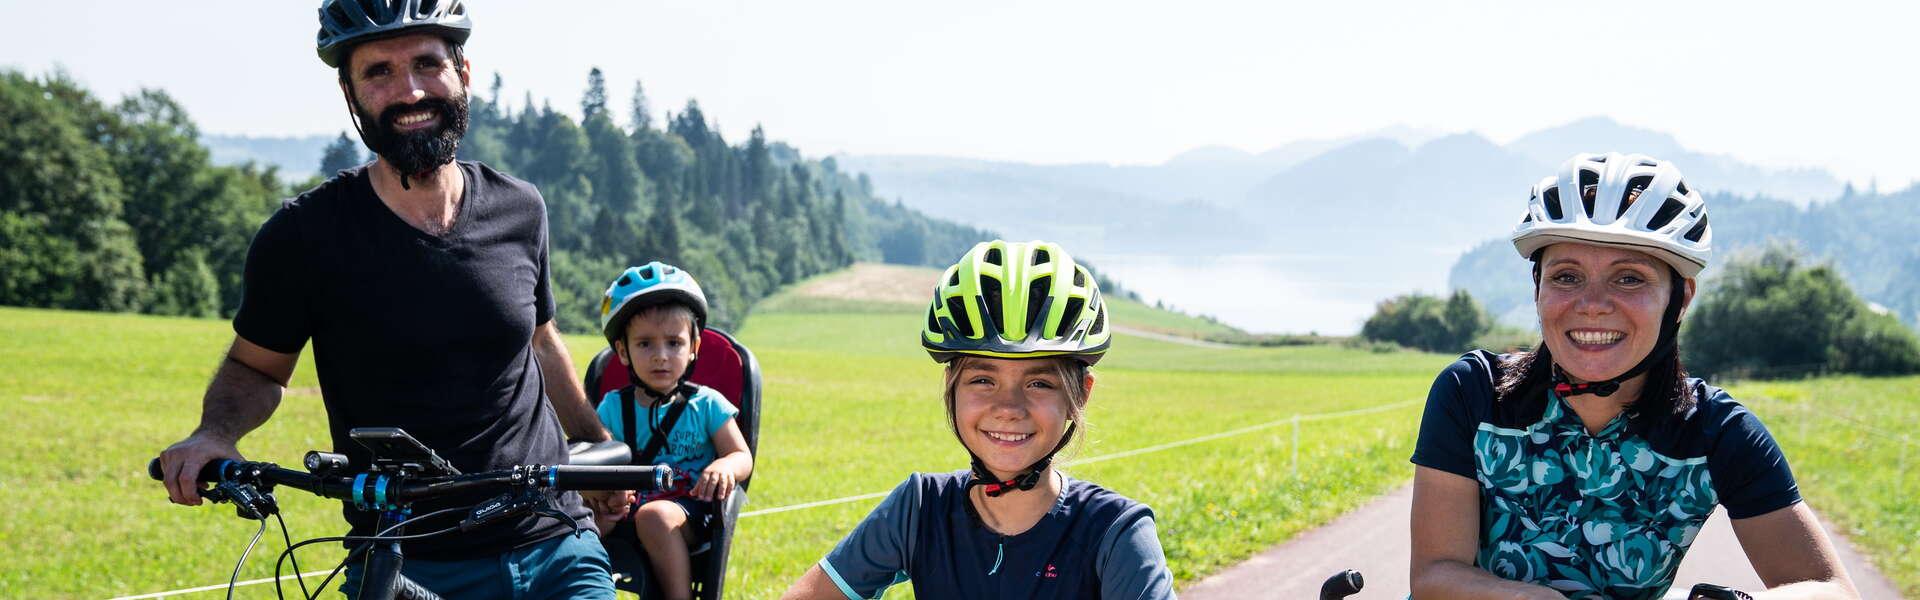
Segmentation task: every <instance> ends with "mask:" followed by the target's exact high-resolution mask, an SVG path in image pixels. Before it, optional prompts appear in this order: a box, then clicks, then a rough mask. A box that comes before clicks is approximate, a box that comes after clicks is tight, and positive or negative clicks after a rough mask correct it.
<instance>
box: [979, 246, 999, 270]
mask: <svg viewBox="0 0 1920 600" xmlns="http://www.w3.org/2000/svg"><path fill="white" fill-rule="evenodd" d="M980 260H981V261H982V262H985V263H987V264H990V265H995V266H1000V249H999V248H988V249H987V255H986V257H984V258H981V259H980Z"/></svg>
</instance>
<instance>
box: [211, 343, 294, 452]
mask: <svg viewBox="0 0 1920 600" xmlns="http://www.w3.org/2000/svg"><path fill="white" fill-rule="evenodd" d="M284 389H285V388H283V387H282V386H281V385H280V382H279V381H275V380H274V379H273V378H272V377H268V376H267V375H266V374H265V373H261V372H259V371H257V370H254V369H253V367H249V366H247V365H246V364H245V363H242V362H240V361H238V360H235V359H233V358H232V357H228V358H227V359H226V360H225V361H222V362H221V363H220V368H219V369H218V370H216V371H214V374H213V382H212V383H209V384H207V395H206V397H205V398H203V399H201V401H200V426H199V427H196V428H194V430H193V434H194V435H204V436H212V437H215V438H218V439H221V440H225V441H228V442H237V441H240V437H241V436H244V435H246V434H247V433H248V432H250V431H253V430H254V429H255V428H258V427H260V425H261V424H263V423H266V422H267V418H268V417H271V416H273V411H274V409H276V408H279V407H280V395H281V392H282V391H284Z"/></svg>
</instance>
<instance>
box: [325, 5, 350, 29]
mask: <svg viewBox="0 0 1920 600" xmlns="http://www.w3.org/2000/svg"><path fill="white" fill-rule="evenodd" d="M327 16H330V17H333V22H334V23H338V24H339V25H340V26H341V27H352V26H353V19H352V18H351V17H348V16H347V9H344V8H340V5H338V4H333V5H329V6H327Z"/></svg>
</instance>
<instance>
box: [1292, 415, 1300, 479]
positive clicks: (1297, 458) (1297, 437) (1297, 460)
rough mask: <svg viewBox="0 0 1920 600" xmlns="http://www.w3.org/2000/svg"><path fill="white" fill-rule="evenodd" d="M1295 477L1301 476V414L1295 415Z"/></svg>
mask: <svg viewBox="0 0 1920 600" xmlns="http://www.w3.org/2000/svg"><path fill="white" fill-rule="evenodd" d="M1293 478H1294V479H1299V478H1300V415H1299V414H1295V415H1293Z"/></svg>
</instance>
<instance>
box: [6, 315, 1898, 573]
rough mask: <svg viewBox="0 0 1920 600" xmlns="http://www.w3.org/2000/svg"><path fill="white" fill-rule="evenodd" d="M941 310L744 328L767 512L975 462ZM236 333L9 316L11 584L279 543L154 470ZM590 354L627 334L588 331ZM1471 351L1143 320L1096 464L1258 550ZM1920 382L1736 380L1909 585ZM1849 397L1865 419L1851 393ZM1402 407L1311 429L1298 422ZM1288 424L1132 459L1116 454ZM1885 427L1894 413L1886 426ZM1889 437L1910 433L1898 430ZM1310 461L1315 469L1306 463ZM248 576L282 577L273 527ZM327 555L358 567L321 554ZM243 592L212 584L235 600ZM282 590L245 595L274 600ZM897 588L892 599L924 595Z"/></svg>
mask: <svg viewBox="0 0 1920 600" xmlns="http://www.w3.org/2000/svg"><path fill="white" fill-rule="evenodd" d="M917 309H918V307H915V306H907V305H903V304H900V303H884V302H882V303H874V302H861V301H858V300H844V301H835V300H832V299H826V298H818V297H800V298H787V299H786V300H784V301H781V302H769V303H768V304H767V305H764V306H763V307H762V309H761V310H758V311H756V313H755V314H754V315H753V316H752V317H750V318H749V319H748V321H747V322H746V324H745V326H744V327H743V328H742V330H741V331H740V332H739V333H740V334H741V338H742V339H743V341H745V342H746V343H747V344H748V345H749V346H750V347H751V348H753V349H754V351H755V352H756V353H757V354H758V355H759V358H760V361H761V364H762V367H763V369H764V372H765V385H766V389H765V392H766V406H765V420H764V425H763V429H762V440H761V451H760V455H759V457H758V459H759V462H758V465H757V471H756V474H755V478H754V488H753V491H752V504H751V505H749V506H748V507H747V508H748V510H749V511H754V510H764V509H768V508H773V507H780V506H790V505H796V504H800V503H806V502H813V501H819V500H827V499H834V498H841V497H846V496H852V495H858V494H865V493H871V492H880V491H885V490H887V489H890V488H891V487H892V486H893V485H895V484H897V483H898V482H899V481H900V480H901V479H902V478H904V477H905V476H906V474H907V473H908V472H911V471H944V470H954V469H960V468H963V467H964V466H965V454H964V453H963V451H962V450H961V449H960V447H959V445H958V443H957V442H955V441H954V440H953V438H952V434H951V433H950V432H948V431H947V430H946V428H945V426H944V415H943V414H942V411H941V408H940V403H939V396H938V388H939V379H940V376H939V368H938V366H936V365H934V364H933V363H932V362H931V361H929V360H927V358H926V356H925V354H924V353H923V352H922V351H921V350H920V349H919V348H918V345H917V342H916V340H915V339H914V337H913V335H914V332H915V331H917V327H918V325H919V321H920V319H921V318H922V317H921V315H920V314H919V313H918V312H917ZM231 336H232V333H231V329H230V328H229V327H228V325H227V323H225V322H222V321H207V320H188V319H169V318H155V317H141V316H130V315H105V314H93V313H73V312H58V311H42V310H27V309H15V308H3V307H0V402H3V403H5V406H7V407H8V409H7V412H6V418H5V419H3V420H0V457H4V458H5V460H3V461H0V502H3V503H4V506H6V507H7V508H6V509H5V513H4V514H5V516H6V517H7V518H4V519H0V597H4V598H44V597H107V596H117V595H127V594H137V593H147V592H155V591H162V590H170V589H178V588H186V587H194V586H200V585H208V584H213V583H223V582H224V581H225V579H226V576H227V574H228V571H229V570H230V569H231V568H232V566H233V561H234V559H235V558H236V557H237V556H238V555H239V553H240V551H241V550H242V549H243V548H244V547H245V544H246V541H247V538H248V536H250V535H251V534H252V533H253V530H254V526H253V524H252V523H251V522H247V521H242V520H240V519H236V518H234V517H233V515H232V511H231V509H230V508H229V507H225V506H221V507H214V508H207V507H202V508H197V509H190V508H185V507H177V506H173V505H170V504H168V503H167V502H166V500H165V492H164V491H163V490H162V489H161V488H160V487H159V485H158V484H157V483H155V482H152V481H150V480H148V479H147V478H146V476H145V474H144V472H143V470H144V467H145V463H146V461H147V459H148V458H150V457H152V456H153V455H154V454H155V453H156V452H157V451H158V450H159V449H160V448H162V447H164V446H165V445H166V444H168V443H171V442H173V441H175V440H176V439H178V438H179V437H180V436H181V435H184V434H185V433H186V432H187V431H189V430H190V429H191V428H192V427H193V425H194V423H195V421H196V419H197V416H198V413H199V398H200V394H201V392H202V391H203V389H204V386H205V383H206V379H207V377H208V376H209V374H210V373H211V372H212V369H213V367H214V365H215V364H216V362H217V359H218V357H219V356H220V353H221V352H222V351H223V349H224V344H225V343H227V341H228V340H229V339H230V338H231ZM568 343H569V345H570V347H571V348H572V349H573V350H574V355H575V360H576V366H579V367H581V368H584V367H585V361H586V359H587V358H589V357H591V356H592V354H593V353H594V352H597V351H598V350H599V349H600V348H601V347H602V342H601V341H600V340H598V339H596V338H594V337H592V336H578V337H570V338H569V339H568ZM1449 359H1450V357H1447V356H1440V355H1430V354H1412V353H1370V352H1364V351H1357V350H1349V349H1342V348H1338V347H1327V346H1308V347H1280V348H1251V349H1238V348H1234V349H1215V348H1199V347H1192V346H1187V345H1179V344H1172V343H1166V342H1159V341H1153V340H1148V339H1143V338H1136V337H1131V336H1125V335H1123V336H1120V337H1119V338H1118V339H1117V341H1116V342H1115V346H1114V350H1113V351H1112V354H1111V355H1110V356H1109V357H1108V358H1107V359H1105V360H1104V361H1102V363H1101V365H1100V368H1099V370H1098V371H1099V382H1098V386H1097V388H1096V391H1095V394H1094V399H1093V402H1094V403H1093V405H1092V407H1091V408H1090V414H1089V417H1090V421H1091V435H1090V436H1089V437H1090V442H1089V443H1087V444H1085V445H1084V446H1082V447H1080V448H1078V449H1077V450H1076V452H1075V454H1074V458H1075V460H1079V461H1088V462H1084V463H1083V464H1079V465H1075V466H1070V467H1069V468H1068V471H1069V472H1070V473H1072V474H1074V475H1075V476H1077V477H1082V478H1086V479H1090V480H1093V481H1096V482H1099V483H1101V484H1103V485H1105V486H1107V487H1109V488H1111V489H1114V490H1116V491H1119V492H1121V493H1123V494H1126V495H1128V496H1131V497H1133V498H1135V499H1138V500H1141V501H1144V502H1146V503H1148V504H1150V505H1152V506H1153V507H1154V509H1155V511H1156V512H1157V514H1158V519H1159V522H1160V534H1161V540H1162V542H1163V544H1164V545H1165V546H1166V550H1167V554H1168V559H1169V562H1170V563H1171V564H1172V565H1173V568H1174V572H1175V576H1176V578H1177V579H1178V580H1179V581H1180V582H1181V584H1183V585H1184V584H1186V583H1189V582H1191V581H1193V580H1195V579H1196V578H1198V577H1200V576H1202V575H1204V574H1207V573H1211V572H1213V571H1216V570H1218V569H1220V568H1221V567H1223V566H1226V565H1230V564H1233V563H1235V562H1237V561H1239V560H1240V559H1242V558H1244V557H1246V556H1248V555H1250V554H1252V553H1254V552H1256V551H1258V550H1260V549H1263V548H1265V547H1267V546H1269V545H1271V544H1273V543H1276V542H1279V541H1282V540H1285V539H1287V538H1289V537H1291V536H1292V535H1294V534H1296V533H1298V532H1300V531H1302V530H1304V529H1306V528H1309V527H1312V526H1314V525H1317V524H1319V523H1322V522H1324V521H1326V520H1329V519H1331V518H1332V517H1334V516H1336V515H1338V514H1340V513H1342V512H1344V511H1346V510H1348V509H1350V508H1352V507H1354V506H1357V505H1358V504H1360V503H1362V502H1364V501H1365V500H1367V499H1369V498H1371V497H1373V496H1374V495H1376V494H1378V493H1379V492H1382V491H1385V490H1387V489H1391V488H1392V487H1393V486H1395V485H1398V484H1400V483H1402V482H1404V481H1405V480H1406V478H1407V476H1408V474H1409V473H1410V469H1409V467H1408V466H1407V463H1406V462H1405V461H1406V457H1407V455H1408V454H1409V453H1410V452H1411V446H1412V440H1413V434H1414V428H1415V424H1416V421H1417V419H1418V416H1419V405H1418V403H1417V402H1415V400H1416V399H1418V398H1421V397H1424V394H1425V390H1426V387H1427V384H1428V383H1429V382H1430V381H1431V379H1432V377H1433V374H1434V373H1435V372H1437V371H1438V369H1440V368H1441V367H1442V366H1444V364H1445V363H1446V362H1447V361H1448V360H1449ZM315 385H316V384H315V382H314V380H313V377H312V374H311V372H310V371H309V370H308V368H307V366H306V365H304V364H303V366H302V368H301V370H300V371H298V372H297V373H296V375H295V379H294V383H293V388H294V389H293V391H292V392H291V393H290V394H289V395H288V396H287V398H286V400H285V401H284V402H283V403H282V405H281V407H280V409H279V412H278V413H277V414H276V415H275V417H274V419H273V420H272V421H271V422H269V423H268V425H267V426H266V427H264V428H263V429H262V430H260V431H257V432H255V433H254V434H253V435H251V436H249V437H248V438H247V439H246V440H244V441H243V443H242V444H241V450H242V452H244V453H246V454H247V455H248V456H249V457H250V458H253V459H256V460H271V461H276V462H281V463H283V464H292V463H296V462H297V461H298V460H299V458H300V456H301V454H302V453H303V452H304V451H305V450H308V449H311V448H323V447H324V446H325V444H326V443H327V439H326V434H325V426H324V423H325V421H324V415H323V413H322V409H321V406H320V401H319V400H320V399H319V397H318V395H317V392H316V391H315ZM1917 387H1920V380H1916V379H1904V380H1852V379H1833V380H1817V381H1811V382H1800V383H1790V384H1773V383H1757V384H1748V385H1743V386H1739V387H1736V388H1735V389H1734V393H1735V394H1736V396H1737V397H1740V398H1742V399H1750V400H1749V404H1751V405H1753V406H1754V407H1755V409H1756V410H1757V411H1758V412H1759V413H1760V414H1761V416H1762V417H1763V418H1764V419H1766V421H1767V423H1768V424H1769V425H1770V426H1771V427H1772V428H1773V430H1774V431H1775V433H1776V434H1777V435H1778V436H1779V437H1780V438H1781V440H1782V443H1783V445H1784V446H1785V447H1786V448H1787V451H1788V456H1789V458H1791V459H1792V460H1793V461H1794V466H1795V472H1796V474H1797V475H1799V477H1800V478H1801V487H1802V489H1803V490H1804V491H1805V493H1806V494H1807V495H1808V497H1809V498H1811V499H1812V501H1813V502H1814V503H1815V506H1816V507H1818V508H1819V509H1821V510H1822V511H1823V512H1824V513H1827V514H1829V515H1831V516H1833V517H1834V518H1835V519H1836V520H1838V521H1839V522H1841V523H1843V524H1846V525H1847V526H1848V527H1849V528H1850V529H1853V532H1852V533H1853V535H1854V536H1855V539H1856V540H1858V541H1859V542H1860V543H1861V544H1863V545H1864V546H1865V547H1866V548H1868V549H1870V550H1871V551H1872V552H1874V553H1876V554H1878V555H1880V556H1882V557H1886V560H1883V561H1882V562H1881V564H1882V565H1884V568H1885V569H1886V570H1887V572H1888V574H1889V575H1890V576H1892V577H1894V578H1895V580H1896V581H1897V582H1899V583H1900V585H1902V586H1903V589H1906V590H1907V592H1908V593H1909V594H1913V593H1915V592H1916V589H1915V587H1914V585H1915V581H1916V572H1920V563H1916V562H1915V559H1914V558H1912V556H1911V555H1912V550H1913V548H1912V545H1913V543H1914V542H1913V540H1914V539H1915V538H1916V536H1917V535H1920V515H1917V514H1916V509H1915V508H1914V506H1915V503H1913V502H1911V501H1910V500H1908V498H1911V497H1912V495H1913V494H1914V493H1915V492H1920V482H1916V481H1915V480H1914V477H1913V476H1912V475H1911V474H1910V473H1911V469H1912V468H1913V467H1916V466H1920V465H1914V464H1905V463H1901V462H1900V461H1901V460H1907V459H1906V458H1905V457H1907V455H1908V454H1910V453H1911V451H1912V450H1911V449H1904V450H1903V449H1900V448H1899V447H1898V446H1895V445H1890V444H1891V443H1892V442H1889V441H1887V440H1886V439H1885V438H1883V437H1878V436H1876V435H1874V434H1870V433H1862V432H1868V431H1881V432H1883V434H1887V433H1886V432H1905V431H1910V430H1912V429H1913V427H1914V426H1915V425H1920V399H1916V394H1915V392H1914V390H1915V389H1916V388H1917ZM1842 404H1843V405H1844V407H1845V409H1844V410H1834V409H1832V407H1833V406H1835V405H1842ZM1370 407H1374V408H1379V409H1380V410H1377V411H1375V412H1370V413H1367V414H1362V415H1352V416H1344V417H1334V418H1326V419H1312V418H1310V419H1307V420H1303V422H1302V424H1301V426H1300V431H1299V434H1298V440H1299V444H1298V446H1297V447H1296V445H1295V443H1294V440H1295V430H1294V429H1293V427H1292V425H1291V421H1290V417H1292V416H1293V415H1296V414H1303V415H1314V414H1323V413H1334V412H1339V411H1348V410H1352V409H1365V408H1370ZM1263 424H1266V425H1271V426H1270V427H1266V428H1263V429H1258V430H1255V431H1250V432H1246V433H1242V434H1238V435H1233V436H1229V437H1224V438H1220V439H1215V440H1211V441H1205V442H1200V443H1194V444H1190V445H1183V446H1178V447H1174V448H1170V449H1166V450H1161V451H1156V452H1150V453H1145V454H1140V455H1137V456H1132V457H1127V458H1122V459H1117V460H1098V459H1100V458H1101V457H1103V456H1107V455H1110V454H1113V453H1116V452H1123V451H1128V450H1133V449H1139V448H1147V447H1151V446H1156V445H1160V444H1168V443H1173V442H1180V441H1183V440H1191V439H1194V438H1197V437H1200V436H1206V435H1209V434H1215V433H1217V432H1221V431H1226V430H1231V429H1234V428H1242V427H1248V426H1255V425H1263ZM1862 427H1869V429H1862ZM1889 435H1898V434H1897V433H1896V434H1889ZM1296 452H1297V457H1298V460H1297V462H1296V460H1295V457H1296ZM281 501H282V505H283V507H284V509H285V511H284V512H285V513H286V514H287V516H288V523H289V525H290V527H291V528H292V530H293V534H294V536H295V539H296V540H298V539H301V538H305V537H315V536H322V535H332V534H335V533H337V532H338V531H339V530H340V523H339V517H338V505H337V504H336V503H332V502H327V501H321V500H317V499H314V498H311V497H308V496H305V495H303V494H300V493H284V494H282V495H281ZM873 502H874V501H871V500H869V501H858V502H849V503H842V504H834V505H829V506H823V507H819V508H811V509H804V510H795V511H788V512H780V513H774V514H766V515H756V516H751V517H748V518H746V519H744V520H743V521H742V522H741V528H740V533H739V535H740V537H739V541H738V543H737V545H736V550H735V555H734V557H733V563H732V568H731V580H730V583H729V585H730V587H729V591H730V592H732V595H733V596H734V597H741V598H764V597H771V596H774V595H777V594H778V592H779V591H780V590H782V589H784V588H785V587H786V585H787V584H788V583H790V582H791V581H792V580H793V579H794V578H795V577H797V576H798V575H799V574H800V573H801V572H802V571H803V570H804V569H805V568H806V567H807V566H808V565H810V564H811V563H812V562H814V561H815V560H818V558H819V557H820V556H821V555H822V554H823V553H824V552H825V551H826V550H827V549H829V548H830V547H831V546H832V545H833V543H834V542H836V541H837V540H838V539H839V538H840V537H841V536H842V535H844V534H845V533H846V532H847V531H849V530H850V529H851V528H852V527H853V525H854V524H855V523H857V522H858V520H859V519H860V518H861V517H862V516H864V515H865V514H866V512H867V510H869V509H870V508H871V506H872V504H873ZM271 529H273V528H272V527H270V531H269V533H268V536H269V537H268V538H265V539H263V540H262V541H261V543H260V548H259V549H257V550H256V551H255V558H254V559H253V560H252V561H251V562H250V563H249V564H248V566H247V569H246V570H245V571H243V572H242V574H241V578H242V579H250V578H258V577H265V576H268V575H270V574H271V571H272V564H271V557H272V556H273V555H275V554H277V553H278V551H279V550H280V548H281V547H282V546H283V544H282V543H281V542H280V541H279V540H278V538H277V536H278V534H277V533H275V532H273V531H271ZM302 556H305V557H306V559H305V560H304V561H303V563H302V565H303V566H304V567H306V570H313V569H315V568H317V567H319V566H322V565H329V564H330V563H329V560H338V558H339V556H340V553H339V551H338V550H334V549H331V548H321V549H318V550H317V551H314V552H311V553H303V555H302ZM217 594H218V592H208V593H204V594H199V595H197V596H188V597H201V598H212V597H218V596H217ZM271 594H272V591H271V589H270V586H254V587H250V588H242V589H241V590H240V593H239V594H238V595H239V596H240V597H248V598H262V597H271ZM909 596H910V594H909V593H908V591H907V590H905V589H903V588H896V591H895V592H894V593H893V594H890V595H889V597H890V598H892V597H909Z"/></svg>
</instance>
